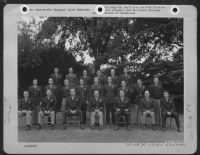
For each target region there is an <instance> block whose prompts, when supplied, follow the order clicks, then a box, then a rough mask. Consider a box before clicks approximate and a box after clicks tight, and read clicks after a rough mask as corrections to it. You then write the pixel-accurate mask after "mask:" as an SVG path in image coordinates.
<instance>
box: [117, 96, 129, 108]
mask: <svg viewBox="0 0 200 155" xmlns="http://www.w3.org/2000/svg"><path fill="white" fill-rule="evenodd" d="M115 108H116V109H120V110H122V111H123V110H124V109H128V110H129V111H130V100H129V98H127V97H124V100H123V101H122V100H121V98H120V97H117V98H116V105H115Z"/></svg>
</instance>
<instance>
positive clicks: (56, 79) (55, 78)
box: [50, 67, 63, 87]
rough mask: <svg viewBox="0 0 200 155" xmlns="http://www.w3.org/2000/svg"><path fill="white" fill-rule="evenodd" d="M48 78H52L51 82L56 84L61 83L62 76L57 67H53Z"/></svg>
mask: <svg viewBox="0 0 200 155" xmlns="http://www.w3.org/2000/svg"><path fill="white" fill-rule="evenodd" d="M50 78H52V79H53V83H54V84H55V85H56V86H58V87H59V86H61V85H62V80H63V76H62V74H61V73H59V69H58V68H57V67H55V68H54V73H53V74H51V75H50Z"/></svg>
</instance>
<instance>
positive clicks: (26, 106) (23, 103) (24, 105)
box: [18, 97, 33, 111]
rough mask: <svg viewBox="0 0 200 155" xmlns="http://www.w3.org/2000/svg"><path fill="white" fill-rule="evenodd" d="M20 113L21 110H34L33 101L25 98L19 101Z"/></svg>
mask: <svg viewBox="0 0 200 155" xmlns="http://www.w3.org/2000/svg"><path fill="white" fill-rule="evenodd" d="M18 109H19V111H21V110H33V102H32V99H31V98H30V97H29V98H28V99H27V100H25V98H23V99H21V100H20V101H19V107H18Z"/></svg>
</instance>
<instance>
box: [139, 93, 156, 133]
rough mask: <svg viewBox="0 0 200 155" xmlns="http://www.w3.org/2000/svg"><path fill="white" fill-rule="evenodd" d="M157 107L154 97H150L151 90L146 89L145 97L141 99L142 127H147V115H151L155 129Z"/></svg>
mask: <svg viewBox="0 0 200 155" xmlns="http://www.w3.org/2000/svg"><path fill="white" fill-rule="evenodd" d="M154 111H155V108H154V103H153V99H152V98H151V97H150V93H149V90H145V92H144V98H143V99H142V100H141V112H142V127H143V129H144V128H145V127H146V117H147V116H150V117H151V119H152V129H153V130H155V128H154V126H155V112H154Z"/></svg>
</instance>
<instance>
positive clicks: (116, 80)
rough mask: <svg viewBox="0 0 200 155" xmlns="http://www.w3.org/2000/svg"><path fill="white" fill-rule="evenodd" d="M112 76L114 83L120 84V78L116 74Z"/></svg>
mask: <svg viewBox="0 0 200 155" xmlns="http://www.w3.org/2000/svg"><path fill="white" fill-rule="evenodd" d="M111 78H112V84H114V85H115V86H116V87H117V86H118V85H119V78H118V77H117V76H116V75H115V76H111Z"/></svg>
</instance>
